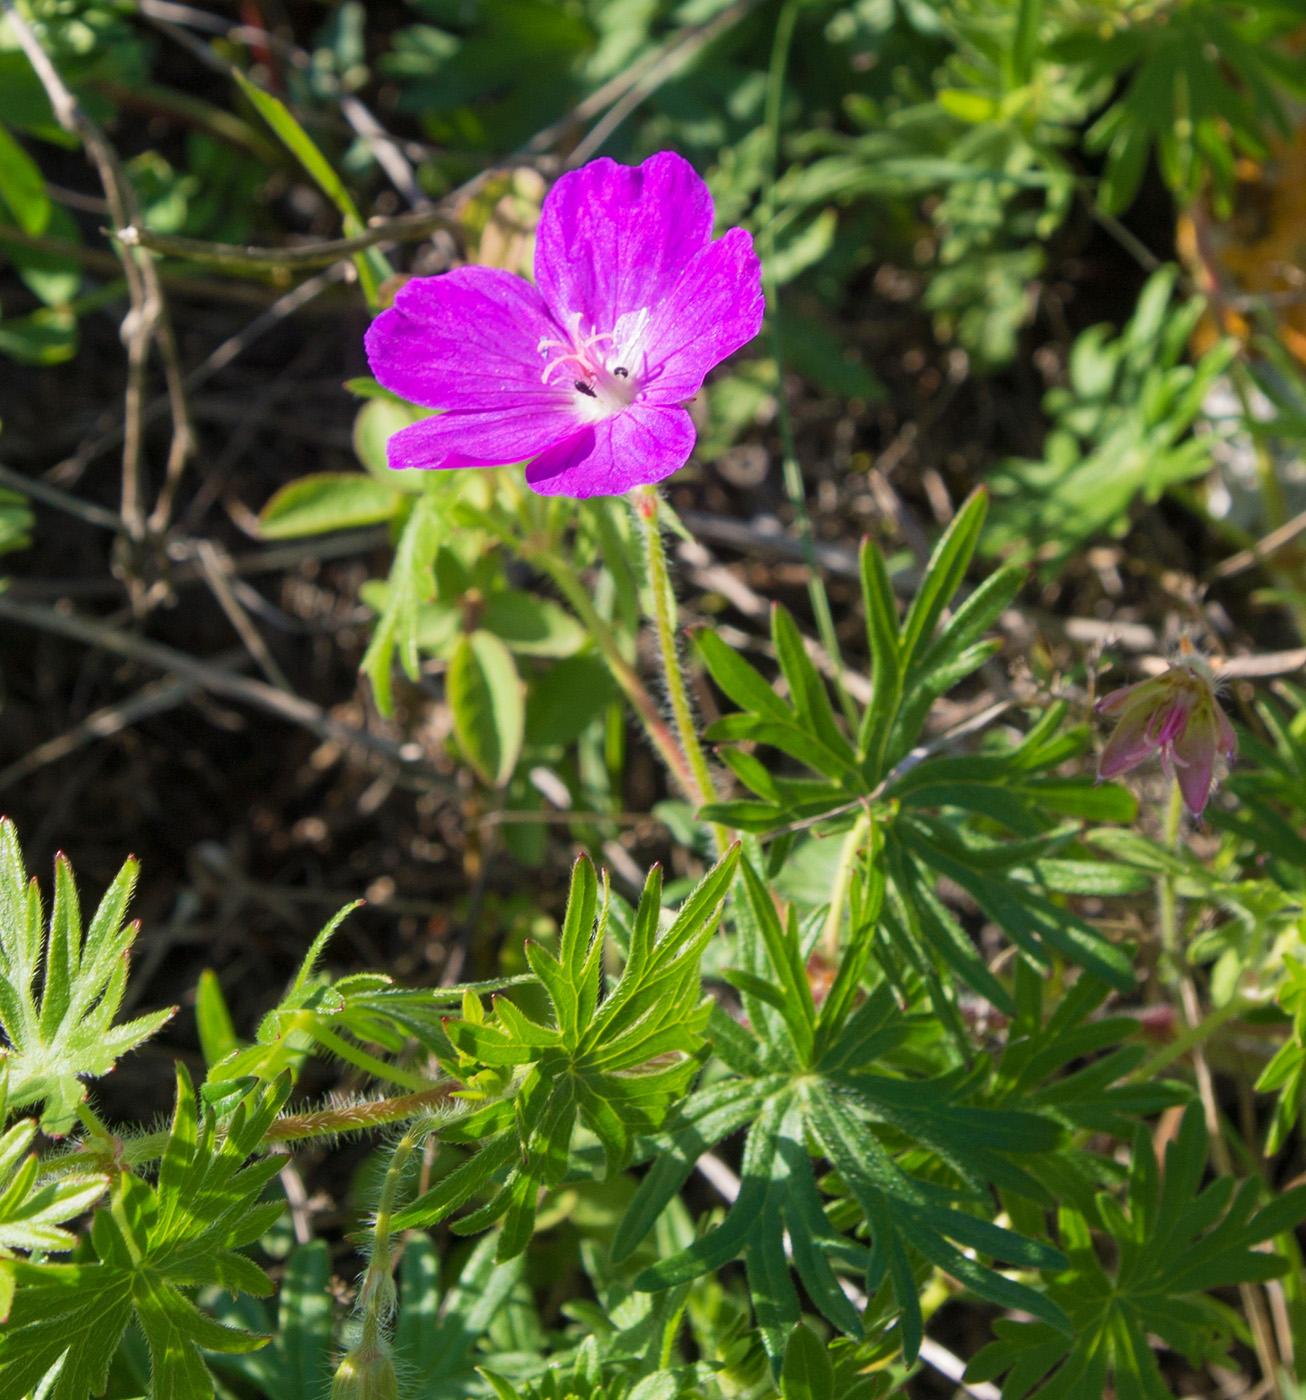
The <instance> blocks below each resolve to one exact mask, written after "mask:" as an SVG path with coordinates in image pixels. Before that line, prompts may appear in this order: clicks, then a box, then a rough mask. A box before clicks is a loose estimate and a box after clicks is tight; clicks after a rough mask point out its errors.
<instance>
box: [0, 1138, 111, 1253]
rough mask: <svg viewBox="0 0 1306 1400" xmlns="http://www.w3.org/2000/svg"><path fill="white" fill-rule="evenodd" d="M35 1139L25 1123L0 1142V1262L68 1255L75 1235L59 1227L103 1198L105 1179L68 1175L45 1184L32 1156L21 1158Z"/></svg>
mask: <svg viewBox="0 0 1306 1400" xmlns="http://www.w3.org/2000/svg"><path fill="white" fill-rule="evenodd" d="M35 1136H36V1124H35V1123H34V1122H33V1121H32V1120H31V1119H30V1118H28V1119H24V1120H23V1121H22V1122H20V1123H15V1124H14V1126H13V1127H12V1128H10V1129H9V1131H8V1132H7V1133H5V1134H4V1135H3V1137H0V1256H7V1255H9V1254H10V1253H11V1252H12V1251H13V1250H15V1249H22V1250H28V1251H31V1250H35V1249H39V1250H42V1251H44V1252H45V1253H47V1254H51V1253H60V1252H61V1251H63V1250H68V1249H72V1247H73V1246H74V1245H75V1244H76V1243H77V1238H76V1236H75V1235H72V1234H70V1233H69V1232H68V1231H67V1230H65V1229H63V1228H62V1226H63V1225H64V1223H65V1222H67V1221H69V1220H72V1219H73V1218H74V1217H76V1216H78V1215H80V1214H81V1213H82V1212H83V1211H84V1210H87V1209H88V1208H89V1207H90V1206H92V1205H93V1204H94V1203H95V1202H96V1201H97V1200H99V1198H100V1197H101V1196H102V1195H103V1194H104V1192H105V1189H106V1187H107V1186H108V1184H109V1178H108V1177H107V1176H102V1175H98V1174H97V1175H92V1174H90V1173H86V1172H68V1173H64V1174H61V1175H59V1176H56V1177H50V1178H47V1179H45V1180H44V1181H42V1180H40V1179H39V1172H40V1167H39V1163H38V1161H37V1157H36V1154H35V1153H31V1154H29V1155H28V1156H26V1157H24V1156H23V1153H24V1152H25V1151H26V1149H27V1148H28V1146H29V1145H30V1144H31V1142H32V1139H33V1138H34V1137H35Z"/></svg>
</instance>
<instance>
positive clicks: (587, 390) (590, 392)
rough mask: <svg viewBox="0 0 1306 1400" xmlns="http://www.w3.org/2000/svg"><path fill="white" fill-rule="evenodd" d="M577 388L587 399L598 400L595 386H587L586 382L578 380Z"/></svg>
mask: <svg viewBox="0 0 1306 1400" xmlns="http://www.w3.org/2000/svg"><path fill="white" fill-rule="evenodd" d="M576 388H577V389H578V390H579V391H580V392H581V393H582V394H584V395H585V397H586V398H589V399H597V398H598V395H597V394H596V393H595V392H594V386H593V385H592V384H586V382H585V381H584V380H583V379H578V380H577V381H576Z"/></svg>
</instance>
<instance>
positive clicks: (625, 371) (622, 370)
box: [612, 365, 630, 379]
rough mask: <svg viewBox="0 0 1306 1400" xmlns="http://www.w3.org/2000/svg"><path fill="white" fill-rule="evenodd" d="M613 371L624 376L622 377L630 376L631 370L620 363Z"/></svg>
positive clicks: (627, 377)
mask: <svg viewBox="0 0 1306 1400" xmlns="http://www.w3.org/2000/svg"><path fill="white" fill-rule="evenodd" d="M612 372H613V374H619V375H620V376H621V377H622V379H629V378H630V371H629V370H628V369H626V368H625V367H624V366H623V365H618V366H617V367H616V369H614V370H613V371H612Z"/></svg>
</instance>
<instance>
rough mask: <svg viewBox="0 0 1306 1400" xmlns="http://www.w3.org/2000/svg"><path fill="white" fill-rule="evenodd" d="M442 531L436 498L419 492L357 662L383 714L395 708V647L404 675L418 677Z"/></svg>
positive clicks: (412, 677)
mask: <svg viewBox="0 0 1306 1400" xmlns="http://www.w3.org/2000/svg"><path fill="white" fill-rule="evenodd" d="M443 534H444V522H443V521H442V519H441V516H440V510H439V506H438V504H437V502H436V500H435V498H434V497H433V496H432V495H431V494H430V493H429V492H427V493H425V494H423V495H421V496H418V498H417V500H416V501H415V502H414V503H413V509H412V513H411V514H410V515H409V517H408V519H407V521H405V523H404V528H403V533H402V534H401V535H400V536H399V544H398V546H397V547H396V549H395V558H394V563H393V564H392V565H391V567H390V590H389V595H388V597H387V599H386V604H385V611H384V612H382V614H381V616H380V618H379V619H378V620H377V624H376V631H375V632H373V634H372V640H371V642H370V643H369V644H368V648H367V651H366V652H365V653H364V655H363V661H362V665H361V666H360V667H359V670H360V671H361V672H362V673H363V675H365V676H367V677H368V679H369V680H370V681H371V682H372V693H373V695H374V696H375V698H376V705H377V709H379V710H380V711H381V713H382V714H383V715H391V714H393V713H394V701H393V697H392V692H391V688H390V667H391V663H392V661H393V659H394V654H395V649H396V647H397V648H398V650H399V659H400V662H401V663H402V665H403V668H404V672H405V674H406V675H407V676H408V677H409V679H410V680H416V679H417V676H418V672H419V668H420V666H421V658H420V656H419V654H418V622H419V617H420V607H421V604H422V603H424V602H425V601H426V600H427V599H428V598H429V597H430V596H431V594H432V592H433V591H434V589H435V579H434V576H433V574H432V572H431V569H432V565H433V564H434V562H435V554H436V550H437V549H439V547H440V541H441V539H442V538H443Z"/></svg>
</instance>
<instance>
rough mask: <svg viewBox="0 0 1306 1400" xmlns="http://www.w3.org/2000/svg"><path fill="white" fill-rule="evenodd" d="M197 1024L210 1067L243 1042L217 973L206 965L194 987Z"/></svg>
mask: <svg viewBox="0 0 1306 1400" xmlns="http://www.w3.org/2000/svg"><path fill="white" fill-rule="evenodd" d="M195 1025H196V1029H197V1030H198V1031H199V1037H200V1051H201V1053H202V1054H203V1056H204V1063H205V1064H206V1065H207V1066H208V1067H209V1069H212V1068H213V1066H214V1065H216V1064H217V1063H218V1061H219V1060H225V1059H226V1057H227V1056H228V1055H230V1054H231V1053H232V1052H233V1051H234V1050H236V1049H237V1048H238V1047H239V1045H240V1041H239V1040H238V1039H237V1038H236V1028H235V1026H234V1025H232V1022H231V1012H230V1011H228V1010H227V1001H226V998H225V997H224V996H223V995H222V984H221V983H220V982H219V981H218V975H217V973H216V972H214V971H213V970H212V969H211V968H207V967H206V968H205V969H204V971H203V972H201V973H200V980H199V986H198V987H197V988H196V991H195Z"/></svg>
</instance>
